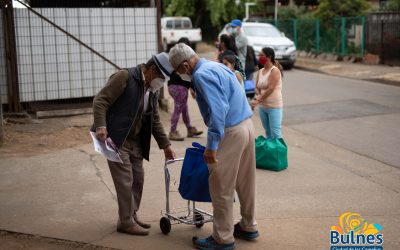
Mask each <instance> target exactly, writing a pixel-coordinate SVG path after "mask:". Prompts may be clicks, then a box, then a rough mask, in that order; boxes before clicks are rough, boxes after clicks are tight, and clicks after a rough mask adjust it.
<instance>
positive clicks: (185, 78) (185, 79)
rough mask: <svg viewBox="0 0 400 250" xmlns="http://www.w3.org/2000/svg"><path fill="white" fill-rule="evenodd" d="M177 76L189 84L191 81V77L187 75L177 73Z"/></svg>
mask: <svg viewBox="0 0 400 250" xmlns="http://www.w3.org/2000/svg"><path fill="white" fill-rule="evenodd" d="M178 75H179V76H180V77H181V79H182V80H184V81H187V82H191V81H192V77H191V76H190V75H188V74H186V73H185V74H180V73H178Z"/></svg>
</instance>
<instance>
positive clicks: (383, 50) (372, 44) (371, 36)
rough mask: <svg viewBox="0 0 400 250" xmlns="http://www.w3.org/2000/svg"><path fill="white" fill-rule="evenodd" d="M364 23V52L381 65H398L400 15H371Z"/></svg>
mask: <svg viewBox="0 0 400 250" xmlns="http://www.w3.org/2000/svg"><path fill="white" fill-rule="evenodd" d="M366 23H367V28H366V50H367V51H368V52H369V53H373V54H377V55H380V60H381V62H382V63H385V64H392V65H400V13H372V14H370V15H368V17H367V20H366Z"/></svg>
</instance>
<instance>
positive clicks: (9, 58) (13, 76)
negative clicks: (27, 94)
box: [1, 0, 21, 112]
mask: <svg viewBox="0 0 400 250" xmlns="http://www.w3.org/2000/svg"><path fill="white" fill-rule="evenodd" d="M1 8H2V9H3V11H4V13H3V21H4V45H5V46H4V47H5V52H6V53H5V54H6V72H7V73H6V74H7V88H8V109H9V110H10V111H11V112H20V111H21V103H20V99H19V85H18V68H17V44H16V40H15V25H14V9H13V5H12V0H3V1H1Z"/></svg>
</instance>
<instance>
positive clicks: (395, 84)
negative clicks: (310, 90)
mask: <svg viewBox="0 0 400 250" xmlns="http://www.w3.org/2000/svg"><path fill="white" fill-rule="evenodd" d="M294 68H295V69H299V70H304V71H308V72H313V73H318V74H324V75H330V76H338V77H342V78H346V79H352V80H361V81H368V82H373V83H379V84H385V85H391V86H397V87H400V81H392V80H385V79H379V78H352V77H348V76H342V75H333V74H329V73H327V72H325V71H323V70H319V69H315V68H309V67H306V66H301V65H300V66H299V65H296V64H295V65H294Z"/></svg>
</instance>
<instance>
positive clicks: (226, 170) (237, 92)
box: [169, 43, 259, 249]
mask: <svg viewBox="0 0 400 250" xmlns="http://www.w3.org/2000/svg"><path fill="white" fill-rule="evenodd" d="M169 60H170V63H171V65H172V66H173V67H174V69H175V70H176V72H177V73H178V74H179V75H180V76H181V78H182V79H183V80H186V81H192V83H193V89H194V90H195V92H196V101H197V104H198V105H199V108H200V112H201V115H202V117H203V120H204V123H205V124H206V125H207V127H208V133H207V149H206V150H205V153H204V159H205V161H206V163H207V165H208V169H209V172H210V177H209V186H210V194H211V199H212V203H213V208H214V226H213V229H214V230H213V234H212V235H211V236H209V237H207V238H202V239H195V240H194V244H195V245H196V246H197V247H198V248H200V249H233V248H234V247H235V243H234V241H235V239H234V237H240V238H244V239H246V240H252V239H255V238H257V237H258V235H259V234H258V230H257V222H256V219H255V171H256V161H255V146H254V128H253V123H252V121H251V116H252V112H251V108H250V106H249V104H248V102H247V99H246V95H245V94H244V90H243V88H242V87H241V86H240V84H239V82H238V81H237V78H236V76H235V75H234V73H233V72H232V71H231V70H229V69H228V68H227V67H226V66H225V65H223V64H220V63H217V62H212V61H208V60H206V59H200V58H199V56H198V55H197V54H196V53H195V52H194V51H193V50H192V48H190V47H189V46H187V45H186V44H183V43H179V44H177V45H175V46H174V47H173V48H172V49H171V51H170V53H169ZM235 190H236V192H237V194H238V196H239V201H240V205H241V210H240V211H241V215H242V219H241V220H240V222H239V223H237V224H236V225H233V214H232V210H233V200H234V192H235Z"/></svg>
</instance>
